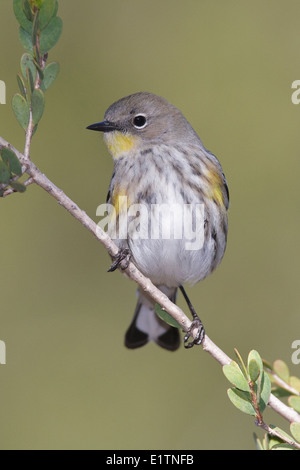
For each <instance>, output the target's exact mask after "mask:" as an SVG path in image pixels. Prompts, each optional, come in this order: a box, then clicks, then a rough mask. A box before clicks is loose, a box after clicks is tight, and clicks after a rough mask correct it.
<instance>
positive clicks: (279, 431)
mask: <svg viewBox="0 0 300 470" xmlns="http://www.w3.org/2000/svg"><path fill="white" fill-rule="evenodd" d="M270 428H271V429H273V430H274V431H276V432H278V433H279V434H280V435H281V436H282V437H284V438H285V439H289V440H290V441H292V440H293V438H292V436H290V435H289V434H288V433H287V432H285V431H283V429H280V428H279V427H278V426H274V424H270ZM270 439H275V440H276V439H279V438H277V436H270Z"/></svg>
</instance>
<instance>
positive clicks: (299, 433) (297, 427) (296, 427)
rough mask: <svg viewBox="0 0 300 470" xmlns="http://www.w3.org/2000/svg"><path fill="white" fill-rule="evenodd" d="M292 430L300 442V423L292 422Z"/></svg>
mask: <svg viewBox="0 0 300 470" xmlns="http://www.w3.org/2000/svg"><path fill="white" fill-rule="evenodd" d="M290 431H291V433H292V435H293V437H294V438H295V439H296V441H297V442H300V423H295V422H294V423H291V424H290Z"/></svg>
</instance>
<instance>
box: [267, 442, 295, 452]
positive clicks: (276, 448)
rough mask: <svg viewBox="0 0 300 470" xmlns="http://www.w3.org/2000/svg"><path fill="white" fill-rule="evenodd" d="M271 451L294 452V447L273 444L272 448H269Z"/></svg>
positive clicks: (285, 444)
mask: <svg viewBox="0 0 300 470" xmlns="http://www.w3.org/2000/svg"><path fill="white" fill-rule="evenodd" d="M271 449H272V450H295V447H293V446H292V445H290V444H287V443H284V442H283V443H282V444H275V445H274V446H273V447H271Z"/></svg>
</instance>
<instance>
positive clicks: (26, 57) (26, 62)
mask: <svg viewBox="0 0 300 470" xmlns="http://www.w3.org/2000/svg"><path fill="white" fill-rule="evenodd" d="M20 65H21V72H22V75H23V77H24V78H26V79H27V72H26V70H27V69H30V70H31V73H32V77H33V80H34V81H35V79H36V66H35V63H34V58H33V56H32V55H31V54H28V53H27V52H25V53H24V54H23V55H22V57H21V62H20Z"/></svg>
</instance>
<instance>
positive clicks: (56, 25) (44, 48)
mask: <svg viewBox="0 0 300 470" xmlns="http://www.w3.org/2000/svg"><path fill="white" fill-rule="evenodd" d="M61 32H62V20H61V19H60V18H58V17H57V16H55V17H54V18H52V20H51V21H50V22H49V24H48V25H47V26H46V28H45V29H43V30H42V31H41V34H40V51H41V54H45V53H46V52H48V51H50V49H52V47H54V46H55V44H56V43H57V41H58V40H59V38H60V35H61Z"/></svg>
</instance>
